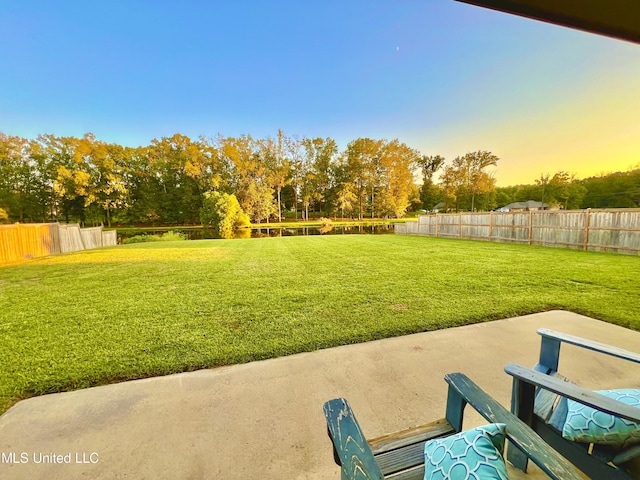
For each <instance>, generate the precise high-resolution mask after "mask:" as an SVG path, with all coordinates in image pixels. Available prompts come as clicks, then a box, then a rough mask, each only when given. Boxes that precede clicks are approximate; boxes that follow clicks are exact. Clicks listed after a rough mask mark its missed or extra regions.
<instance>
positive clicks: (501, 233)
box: [394, 208, 640, 255]
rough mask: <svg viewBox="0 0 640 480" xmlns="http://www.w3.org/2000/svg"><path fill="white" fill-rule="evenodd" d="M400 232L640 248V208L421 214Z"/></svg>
mask: <svg viewBox="0 0 640 480" xmlns="http://www.w3.org/2000/svg"><path fill="white" fill-rule="evenodd" d="M394 228H395V230H394V231H395V233H398V234H405V235H424V236H431V237H443V238H467V239H475V240H489V241H491V242H513V243H527V244H529V245H544V246H559V247H568V248H578V249H581V250H593V251H608V252H618V253H627V254H631V255H638V254H639V253H640V210H639V209H626V208H625V209H613V210H590V209H588V210H568V211H564V210H553V211H549V210H544V211H530V212H513V213H512V212H483V213H457V214H454V213H447V214H435V215H419V216H418V220H417V221H407V222H406V223H404V224H402V223H398V224H396V225H395V227H394Z"/></svg>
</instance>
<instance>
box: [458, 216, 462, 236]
mask: <svg viewBox="0 0 640 480" xmlns="http://www.w3.org/2000/svg"><path fill="white" fill-rule="evenodd" d="M458 238H462V214H461V213H459V214H458Z"/></svg>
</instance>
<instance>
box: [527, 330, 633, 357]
mask: <svg viewBox="0 0 640 480" xmlns="http://www.w3.org/2000/svg"><path fill="white" fill-rule="evenodd" d="M538 335H540V336H541V337H543V338H547V339H553V340H556V341H558V342H564V343H567V344H569V345H575V346H577V347H582V348H586V349H587V350H592V351H594V352H599V353H604V354H605V355H611V356H612V357H617V358H621V359H623V360H629V361H631V362H635V363H640V354H639V353H635V352H630V351H629V350H623V349H622V348H618V347H613V346H611V345H607V344H604V343H600V342H594V341H592V340H587V339H584V338H580V337H575V336H573V335H567V334H565V333H560V332H556V331H554V330H549V329H547V328H541V329H539V330H538Z"/></svg>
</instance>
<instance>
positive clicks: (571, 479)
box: [445, 373, 582, 480]
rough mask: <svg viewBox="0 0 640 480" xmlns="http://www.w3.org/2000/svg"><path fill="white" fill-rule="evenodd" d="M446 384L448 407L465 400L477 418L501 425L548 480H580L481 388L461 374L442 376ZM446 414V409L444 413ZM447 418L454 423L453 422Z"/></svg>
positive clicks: (452, 420)
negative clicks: (481, 417) (480, 416)
mask: <svg viewBox="0 0 640 480" xmlns="http://www.w3.org/2000/svg"><path fill="white" fill-rule="evenodd" d="M445 380H446V382H447V383H448V384H449V399H448V400H447V405H449V404H452V403H453V404H455V403H457V402H456V399H455V398H454V399H452V396H453V397H456V396H457V397H458V399H462V400H464V402H466V403H468V404H469V405H471V406H472V407H473V408H474V409H475V410H476V411H477V412H478V413H480V415H482V416H483V417H484V418H485V419H486V420H488V421H490V422H492V423H504V424H505V425H506V426H507V429H506V431H507V437H508V438H509V440H510V441H511V442H512V445H515V446H516V447H517V448H518V450H520V451H521V452H522V453H523V454H524V455H526V456H527V457H528V458H530V459H531V461H533V463H535V464H536V465H537V466H538V467H540V469H542V471H544V472H545V473H546V474H547V475H548V476H549V477H551V478H553V479H557V480H565V479H566V480H579V479H582V477H581V476H580V475H579V474H578V473H577V472H576V470H574V469H573V467H572V466H570V465H569V464H568V463H567V461H566V460H565V459H564V457H562V456H561V455H560V454H559V453H558V452H556V451H555V450H554V449H553V448H551V447H550V446H549V445H547V443H546V442H545V441H544V440H542V438H540V436H538V434H536V433H535V432H534V431H533V430H531V428H529V426H527V425H526V424H525V423H524V422H523V421H522V420H520V419H519V418H518V417H516V416H515V415H514V414H513V413H511V412H510V411H509V410H507V409H506V408H504V407H503V406H502V405H500V404H499V403H498V402H497V401H496V400H494V399H493V398H492V397H491V396H489V395H488V394H487V393H485V392H484V391H483V390H482V389H480V387H478V386H477V385H476V384H475V383H473V382H472V381H471V380H470V379H469V378H468V377H467V376H466V375H464V374H462V373H450V374H448V375H446V376H445ZM447 414H448V415H449V410H448V411H447ZM447 419H448V420H449V421H450V422H451V423H452V424H453V425H455V424H456V419H455V418H453V419H451V418H449V417H447Z"/></svg>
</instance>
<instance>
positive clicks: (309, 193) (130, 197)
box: [0, 131, 497, 226]
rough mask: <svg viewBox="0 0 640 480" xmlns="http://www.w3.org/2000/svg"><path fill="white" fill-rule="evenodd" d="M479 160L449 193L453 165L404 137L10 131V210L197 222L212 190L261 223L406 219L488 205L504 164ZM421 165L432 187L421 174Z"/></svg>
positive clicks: (1, 202)
mask: <svg viewBox="0 0 640 480" xmlns="http://www.w3.org/2000/svg"><path fill="white" fill-rule="evenodd" d="M477 153H478V155H476V154H467V155H466V156H465V157H461V158H460V159H456V161H458V160H459V164H458V165H457V166H456V161H454V165H452V166H449V167H446V168H445V173H446V172H448V174H447V180H446V181H445V187H443V188H444V189H443V190H442V192H440V191H439V190H438V188H436V186H435V184H434V182H433V177H434V175H435V173H436V172H437V171H438V170H439V169H441V168H443V167H444V159H443V158H442V157H427V156H423V155H421V154H420V153H419V152H418V151H417V150H415V149H413V148H411V147H409V146H407V145H406V144H404V143H402V142H400V141H399V140H397V139H394V140H379V139H371V138H358V139H356V140H353V141H351V142H349V143H348V145H347V146H346V148H345V149H344V150H342V151H341V150H340V149H339V148H338V144H337V143H336V141H335V140H333V139H331V138H320V137H317V138H307V137H301V138H300V137H289V136H286V135H284V133H283V132H282V131H278V134H277V136H276V137H275V138H266V139H255V138H253V137H251V136H250V135H241V136H239V137H223V136H220V135H219V136H218V137H216V138H213V139H207V138H204V137H200V138H199V139H197V140H193V139H191V138H189V137H187V136H185V135H181V134H175V135H173V136H172V137H163V138H161V139H159V140H158V139H154V140H153V141H152V142H151V143H150V145H147V146H142V147H135V148H134V147H124V146H121V145H118V144H113V143H106V142H103V141H100V140H98V139H96V138H95V136H94V135H92V134H90V133H88V134H86V135H84V136H83V137H82V138H77V137H58V136H54V135H40V136H38V137H37V138H36V139H26V138H22V137H17V136H9V135H5V134H0V209H2V212H1V213H2V214H3V215H4V218H5V220H6V221H11V222H13V221H19V222H48V221H63V222H70V221H78V222H80V223H83V224H99V223H104V224H107V225H109V226H110V225H112V223H118V224H130V225H133V224H136V225H159V224H166V225H171V224H197V223H199V222H200V214H201V210H202V209H203V206H204V201H205V199H206V198H209V197H208V196H207V195H209V196H210V195H211V193H212V192H218V194H220V195H222V194H226V195H234V196H235V197H236V199H237V201H238V204H239V207H240V208H241V210H242V212H243V213H245V214H246V215H247V216H248V217H249V218H250V220H251V221H252V222H255V223H260V222H263V221H267V220H269V219H276V220H281V219H282V218H283V217H285V216H286V217H287V218H294V219H298V218H309V217H310V216H311V215H314V216H320V215H325V216H334V217H343V218H344V217H350V218H359V219H363V218H365V217H371V218H373V217H376V218H388V217H401V216H403V215H404V214H405V213H406V211H407V210H408V209H409V208H421V207H424V208H430V207H432V206H433V204H435V203H437V202H438V201H439V200H440V198H441V197H443V195H445V196H446V195H450V197H451V200H452V201H455V203H456V205H458V204H461V202H463V197H464V196H465V194H464V193H463V190H464V189H467V188H468V189H469V192H472V193H471V198H472V200H471V203H472V205H474V204H475V205H482V206H484V204H483V203H482V196H483V195H485V194H486V190H487V187H488V186H490V187H491V188H493V186H494V184H495V180H492V179H491V178H489V176H488V174H484V173H483V171H482V169H483V168H484V165H485V164H493V165H495V162H497V157H495V156H492V155H491V154H489V153H488V152H477ZM476 157H478V159H480V161H479V162H478V161H475V160H476ZM487 159H488V160H487ZM483 162H485V163H483ZM487 162H488V163H487ZM469 168H470V169H471V170H468V169H469ZM464 169H467V170H464ZM419 170H421V171H422V174H423V180H424V182H423V185H422V187H418V186H417V185H416V182H415V178H414V175H415V174H416V172H417V171H419ZM463 170H464V171H463ZM455 172H457V174H456V173H455ZM443 192H445V193H443ZM474 202H475V203H474ZM485 203H486V202H485Z"/></svg>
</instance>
